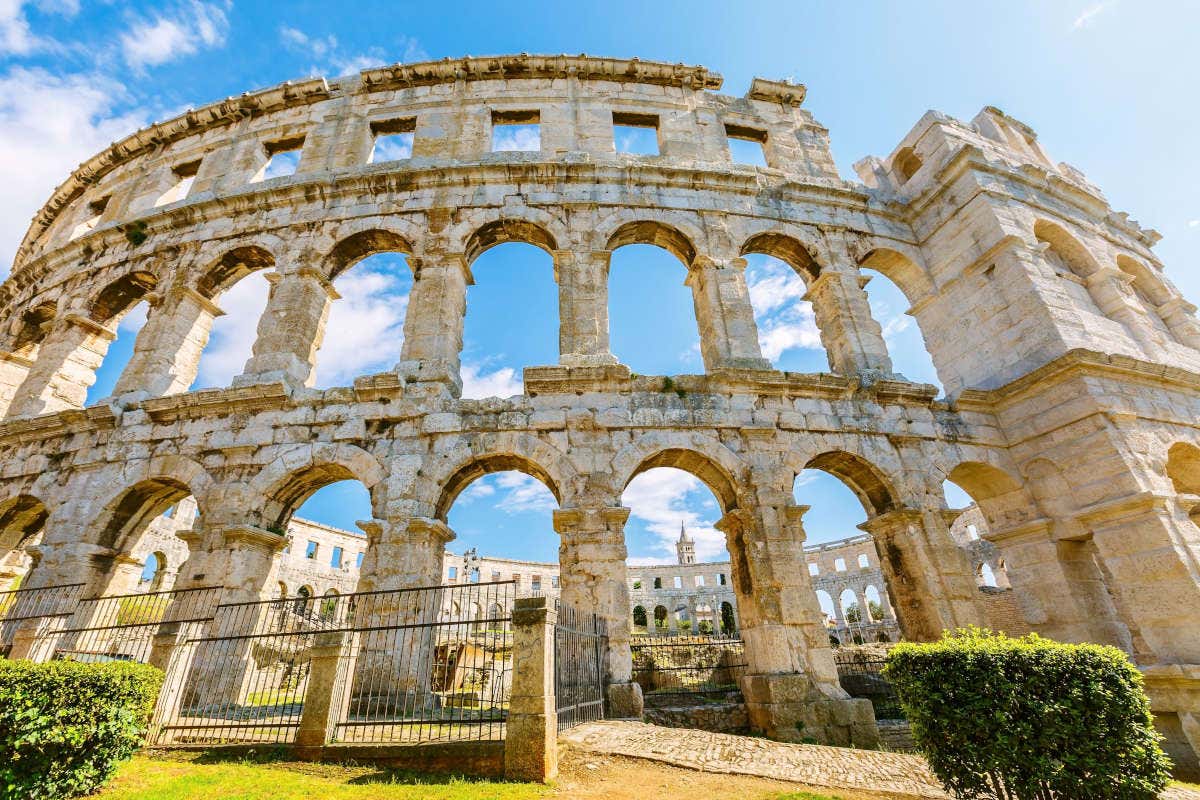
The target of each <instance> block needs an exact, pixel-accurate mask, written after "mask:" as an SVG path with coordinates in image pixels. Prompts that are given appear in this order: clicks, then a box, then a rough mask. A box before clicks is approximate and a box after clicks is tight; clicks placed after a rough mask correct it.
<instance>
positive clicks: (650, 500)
mask: <svg viewBox="0 0 1200 800" xmlns="http://www.w3.org/2000/svg"><path fill="white" fill-rule="evenodd" d="M621 504H622V505H624V506H627V507H628V508H629V509H630V512H631V515H632V516H634V517H636V518H637V519H638V520H640V521H641V522H642V523H643V524H644V525H645V527H646V530H647V531H648V532H649V533H650V534H652V535H653V536H654V537H656V538H657V539H658V542H657V545H656V548H655V549H656V550H658V551H660V552H662V553H663V554H664V555H663V556H662V557H657V556H651V557H650V558H638V559H636V562H637V563H638V564H652V563H668V564H669V563H675V542H676V541H677V540H678V538H679V526H680V524H683V525H686V526H687V529H688V534H689V535H690V536H691V537H692V538H693V539H695V541H696V558H697V560H699V561H716V560H720V559H724V558H728V555H727V552H726V550H725V534H723V533H721V532H720V531H718V530H717V529H716V528H714V527H713V524H714V523H715V522H716V520H717V518H718V516H719V515H720V511H719V509H718V508H717V504H716V501H715V500H714V499H713V497H712V494H711V492H710V491H709V489H708V487H706V486H705V485H704V484H703V483H702V482H701V481H700V479H699V478H697V477H695V476H694V475H692V474H691V473H688V472H684V471H683V470H678V469H671V468H667V467H662V468H658V469H651V470H647V471H646V472H643V473H642V474H641V475H638V476H637V477H636V478H634V479H633V480H632V481H630V483H629V485H628V486H627V487H625V492H624V493H623V494H622V495H621Z"/></svg>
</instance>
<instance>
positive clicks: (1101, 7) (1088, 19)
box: [1071, 0, 1117, 31]
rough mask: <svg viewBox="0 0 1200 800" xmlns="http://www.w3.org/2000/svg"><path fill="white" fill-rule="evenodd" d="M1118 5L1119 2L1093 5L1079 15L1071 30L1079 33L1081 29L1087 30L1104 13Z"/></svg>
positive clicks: (1105, 0)
mask: <svg viewBox="0 0 1200 800" xmlns="http://www.w3.org/2000/svg"><path fill="white" fill-rule="evenodd" d="M1116 4H1117V0H1103V1H1102V2H1099V3H1093V4H1092V5H1090V6H1088V7H1087V8H1085V9H1084V10H1083V11H1081V12H1079V15H1078V16H1077V17H1075V21H1074V22H1072V23H1071V30H1073V31H1077V30H1079V29H1081V28H1086V27H1087V26H1088V25H1091V24H1092V20H1094V19H1095V18H1096V17H1097V16H1098V15H1100V14H1102V13H1104V12H1105V11H1107V10H1109V9H1110V8H1113V7H1114V6H1116Z"/></svg>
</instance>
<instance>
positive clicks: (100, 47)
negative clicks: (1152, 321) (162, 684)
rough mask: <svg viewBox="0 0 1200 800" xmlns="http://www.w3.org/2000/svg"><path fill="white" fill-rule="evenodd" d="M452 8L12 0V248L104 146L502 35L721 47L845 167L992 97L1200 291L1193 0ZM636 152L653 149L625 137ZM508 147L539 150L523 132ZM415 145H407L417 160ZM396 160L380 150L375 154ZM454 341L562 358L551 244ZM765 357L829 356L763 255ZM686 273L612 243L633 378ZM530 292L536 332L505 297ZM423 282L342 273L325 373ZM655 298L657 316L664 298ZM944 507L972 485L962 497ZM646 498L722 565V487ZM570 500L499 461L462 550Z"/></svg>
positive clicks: (537, 538)
mask: <svg viewBox="0 0 1200 800" xmlns="http://www.w3.org/2000/svg"><path fill="white" fill-rule="evenodd" d="M547 8H548V6H547V5H546V4H544V3H520V2H512V1H511V0H510V2H508V3H504V4H495V3H470V2H466V3H464V2H460V3H457V4H455V7H454V12H453V18H452V19H448V18H447V16H446V15H444V14H440V13H437V11H438V10H439V9H436V8H431V7H430V6H429V5H428V4H425V3H403V2H388V3H379V2H359V3H355V4H354V5H353V6H352V7H349V6H345V5H336V6H334V5H327V4H320V3H312V2H306V3H282V2H277V3H269V4H268V3H258V4H254V3H249V2H224V0H214V2H201V1H200V0H185V1H184V2H171V0H168V1H167V2H157V3H153V4H151V3H117V2H87V0H42V1H41V2H20V1H19V0H0V171H2V172H3V174H4V176H5V192H4V193H3V194H2V195H0V264H2V265H3V268H4V269H6V268H7V265H8V263H9V262H10V261H11V257H12V253H13V251H14V250H15V249H16V246H17V244H18V242H19V240H20V238H21V236H22V235H23V233H24V229H25V226H26V224H27V220H28V219H29V218H30V217H31V216H32V214H33V213H34V212H35V211H36V209H37V208H38V207H39V206H40V205H41V203H42V202H43V201H44V199H45V197H46V196H47V195H48V194H49V192H50V191H51V190H52V189H53V187H54V186H55V185H57V183H59V182H60V181H61V180H62V179H63V178H64V177H65V176H66V174H67V173H68V172H69V170H70V169H71V168H73V167H74V166H75V165H76V164H78V163H79V162H80V161H82V160H83V159H85V158H87V157H88V156H89V155H91V154H93V153H94V152H96V151H98V150H100V149H101V148H103V147H104V146H106V145H107V144H108V143H109V142H111V141H113V140H115V139H117V138H120V137H121V136H124V135H125V134H127V133H129V132H131V131H132V130H134V129H135V128H137V127H139V126H141V125H144V124H147V123H149V122H151V121H154V120H158V119H164V118H166V117H168V116H171V115H173V114H175V113H178V112H179V111H181V110H182V109H184V108H186V107H188V106H194V105H200V104H203V103H206V102H210V101H212V100H216V99H219V98H223V97H226V96H228V95H234V94H238V93H240V92H242V91H246V90H248V89H252V88H257V87H261V86H266V85H270V84H274V83H278V82H280V81H283V80H288V79H295V78H300V77H304V76H307V75H314V74H319V75H326V76H335V75H339V74H345V73H348V72H353V71H355V70H358V69H361V68H364V67H368V66H373V65H378V64H382V63H391V62H395V61H413V60H423V59H426V58H442V57H445V56H459V55H465V54H475V55H483V54H490V53H504V52H522V51H524V52H546V53H559V52H570V53H579V52H587V53H590V54H596V55H615V56H638V57H641V58H646V59H662V60H666V61H682V62H687V63H697V64H704V65H706V66H708V67H709V68H710V69H713V70H716V71H718V72H720V73H722V74H723V75H724V76H725V86H724V89H723V90H722V91H724V92H726V93H728V94H733V95H741V94H743V93H744V92H745V90H746V88H747V87H748V86H749V83H750V79H751V78H752V77H753V76H756V75H760V76H763V77H768V78H785V77H786V78H791V79H793V80H795V81H798V82H801V83H805V84H806V85H807V86H808V90H809V91H808V100H807V101H806V107H807V108H808V109H810V110H811V111H812V112H813V113H814V114H815V116H816V118H817V119H818V120H819V121H820V122H821V123H823V124H824V125H826V126H827V127H828V128H829V129H830V133H831V137H832V142H833V151H834V155H835V157H836V159H837V164H838V167H839V169H840V170H841V172H842V175H843V177H845V178H849V179H853V178H854V173H853V171H852V169H851V164H852V163H853V162H854V161H856V160H858V159H859V158H861V157H863V156H865V155H869V154H874V155H886V154H887V153H889V152H890V151H891V150H892V149H893V148H894V146H895V144H896V143H897V142H898V141H899V140H900V138H901V137H903V135H904V134H905V133H906V132H907V131H908V130H909V129H910V128H911V127H912V125H913V124H914V123H915V122H916V121H917V119H919V117H920V116H921V114H922V113H924V112H925V110H927V109H929V108H937V109H939V110H941V111H945V112H947V113H949V114H952V115H954V116H957V117H959V118H960V119H964V120H969V119H970V118H971V117H972V116H973V115H974V114H975V113H976V112H977V111H978V110H979V109H980V108H981V107H982V106H984V105H988V104H991V105H996V106H999V107H1000V108H1002V109H1004V110H1005V111H1006V112H1007V113H1009V114H1011V115H1013V116H1015V117H1017V118H1018V119H1021V120H1023V121H1025V122H1027V123H1029V124H1030V125H1032V126H1033V127H1034V129H1035V130H1037V131H1038V133H1039V136H1040V139H1041V141H1042V143H1043V144H1044V146H1045V147H1046V149H1047V150H1048V152H1049V153H1050V155H1051V157H1052V158H1054V159H1056V160H1061V161H1067V162H1069V163H1071V164H1073V165H1075V166H1076V167H1078V168H1080V169H1082V170H1083V172H1084V173H1085V174H1087V176H1088V177H1089V178H1090V180H1092V182H1094V183H1095V184H1096V185H1098V186H1099V187H1100V188H1101V189H1102V190H1104V192H1105V193H1106V195H1107V196H1108V198H1109V199H1110V201H1111V203H1112V205H1113V207H1114V209H1115V210H1118V211H1127V212H1129V213H1130V214H1131V216H1132V217H1134V218H1135V219H1137V220H1139V221H1140V222H1142V224H1144V225H1146V226H1149V227H1153V228H1156V229H1157V230H1159V231H1160V232H1161V233H1162V234H1163V235H1164V240H1163V241H1162V243H1161V244H1159V246H1158V247H1157V248H1156V249H1157V252H1158V254H1159V256H1160V258H1162V259H1163V261H1164V262H1165V263H1166V265H1167V274H1168V276H1169V277H1170V278H1171V279H1172V280H1173V281H1174V282H1175V283H1176V284H1177V285H1178V286H1179V287H1180V288H1181V289H1182V290H1183V292H1184V294H1185V295H1186V296H1188V297H1189V298H1190V299H1192V300H1193V301H1195V300H1198V299H1200V271H1197V269H1196V262H1197V259H1198V256H1200V197H1198V189H1197V187H1200V159H1198V158H1197V157H1196V153H1195V142H1196V137H1195V131H1196V130H1197V129H1198V128H1200V104H1197V103H1196V102H1195V100H1194V98H1195V95H1196V85H1195V84H1196V76H1197V75H1200V55H1198V52H1200V48H1196V46H1195V42H1194V41H1193V40H1194V37H1195V33H1196V31H1197V30H1200V4H1194V3H1182V2H1180V3H1169V2H1139V3H1134V2H1130V0H1059V2H1054V3H1044V2H1024V3H1022V2H1011V3H987V4H982V3H977V4H962V3H952V2H925V3H917V2H910V3H894V4H883V3H869V2H861V3H853V4H849V3H798V2H794V0H792V1H791V2H757V3H728V2H721V3H717V2H695V0H693V1H692V2H687V3H682V2H658V3H633V2H629V3H627V2H619V1H615V0H614V2H609V3H605V4H595V5H590V6H580V7H578V8H572V9H571V10H570V11H566V10H565V9H567V8H568V6H566V5H559V6H558V7H553V8H554V10H553V11H552V12H549V13H548V12H547V10H546V9H547ZM628 140H629V142H630V145H631V147H637V146H638V137H637V132H636V131H634V132H630V134H629V139H628ZM511 145H512V146H514V147H521V146H527V145H528V141H526V140H524V139H522V137H521V135H520V132H519V131H517V132H514V134H513V140H512V142H511ZM404 147H405V143H404V142H397V143H395V148H396V149H394V150H392V151H390V155H391V156H393V157H395V156H400V157H402V156H403V155H404V152H403V150H404ZM386 156H387V154H385V153H381V154H380V157H386ZM475 272H476V278H477V281H478V283H477V285H476V286H475V287H473V288H472V289H471V295H470V297H469V308H468V317H467V323H466V325H467V328H466V344H465V348H464V353H463V363H464V367H463V370H464V382H465V384H466V386H467V390H468V394H472V395H474V396H486V395H493V394H494V395H500V396H504V395H505V394H511V393H515V392H518V391H520V384H519V382H520V374H521V367H522V366H524V365H528V364H545V363H553V361H554V360H555V358H556V352H555V351H556V342H557V329H556V325H557V317H556V314H557V310H556V301H555V294H554V283H553V277H552V274H551V270H550V261H549V257H548V256H546V255H545V254H544V253H542V252H541V251H538V250H536V249H534V248H532V247H529V246H523V245H506V246H502V247H499V248H496V249H495V250H492V251H489V252H488V253H486V254H484V256H482V257H481V258H480V259H479V261H478V262H476V265H475ZM747 276H748V279H749V281H750V285H751V294H752V299H753V301H754V305H755V310H756V316H757V317H758V320H759V323H760V328H761V334H762V336H761V339H762V343H763V346H764V351H765V352H766V354H767V355H768V357H770V358H771V359H772V361H773V362H774V363H775V364H776V366H778V367H780V368H783V369H790V370H796V371H804V372H808V371H818V370H823V369H825V368H826V366H825V365H826V362H825V356H824V353H823V351H821V350H820V347H819V340H818V339H817V338H816V329H815V327H814V326H813V324H812V315H811V309H808V308H807V307H806V305H805V304H803V303H802V302H801V301H800V296H801V295H802V294H803V286H802V284H800V282H799V281H798V279H796V278H795V276H794V275H793V274H792V273H790V271H788V270H786V269H784V268H783V267H782V266H781V265H780V264H779V263H778V262H772V261H771V260H770V259H766V258H761V257H753V258H752V259H751V263H750V267H749V269H748V273H747ZM683 278H684V271H683V267H682V266H681V265H680V264H679V263H678V262H677V261H676V260H675V259H673V258H672V257H671V256H670V255H668V254H666V253H665V252H663V251H657V250H655V249H654V248H648V247H639V246H633V247H629V248H623V249H622V250H619V251H618V252H617V253H616V254H615V255H614V257H613V270H612V282H611V289H610V293H611V295H612V305H611V316H612V344H613V351H614V352H615V353H616V354H617V355H618V356H620V357H621V358H622V359H623V360H624V361H625V362H626V363H629V364H630V366H631V367H632V368H633V369H634V370H635V371H638V372H642V373H656V374H664V373H666V374H669V373H682V372H696V371H699V370H700V369H701V365H700V360H699V351H698V337H697V334H696V327H695V320H694V317H693V314H692V308H691V299H690V294H689V292H688V290H687V289H686V287H684V286H683ZM516 286H519V287H520V292H521V293H522V298H523V303H525V307H526V308H527V309H528V311H527V313H526V315H525V316H524V318H523V319H522V324H521V326H520V328H519V329H514V328H513V326H511V324H510V322H511V319H510V318H509V316H508V315H507V314H506V313H505V310H504V309H505V306H506V304H507V302H508V300H509V299H510V298H511V296H512V292H514V291H516V290H515V289H514V287H516ZM265 287H266V284H265V281H264V280H263V279H262V278H261V276H252V278H250V279H247V280H246V281H244V282H243V283H241V284H239V285H238V286H236V287H234V289H232V290H231V291H230V292H229V293H227V294H226V295H225V296H223V297H222V298H221V305H222V307H224V308H225V309H226V311H227V312H228V314H227V316H226V317H223V318H221V320H219V321H218V325H217V327H216V328H215V330H214V333H213V339H212V341H211V343H210V346H209V348H208V350H207V351H206V353H205V359H204V363H203V364H202V368H201V375H200V378H199V379H198V381H197V385H198V386H205V385H207V386H222V385H227V384H228V382H229V378H230V377H231V376H232V375H234V374H236V373H237V372H239V371H240V370H241V366H242V364H243V363H244V362H245V359H246V356H247V354H248V349H249V345H250V342H251V341H252V338H253V333H254V327H255V325H256V322H257V316H258V314H259V313H260V312H261V309H262V305H263V303H264V302H265V296H266V295H265ZM410 287H411V274H410V273H409V272H408V269H407V266H406V265H405V263H404V259H403V258H402V257H399V256H380V257H377V258H375V259H371V260H369V261H367V262H363V263H362V264H360V265H358V266H357V267H356V268H355V269H353V270H350V271H349V272H347V273H346V274H345V275H343V276H342V277H341V278H339V281H338V289H339V291H340V292H341V294H342V295H343V298H344V299H343V300H342V301H339V303H338V304H337V305H336V306H335V308H334V311H333V316H332V318H331V322H330V330H331V334H330V336H329V337H328V339H327V341H326V343H325V345H324V347H323V348H322V350H321V353H320V363H319V365H318V383H319V385H322V386H331V385H346V384H348V383H349V382H350V381H351V380H352V379H353V377H354V376H355V375H358V374H364V373H368V372H376V371H380V370H383V369H387V368H389V367H390V366H391V365H392V364H394V363H395V361H396V360H397V358H398V355H399V351H400V343H401V340H402V324H403V316H404V311H405V308H406V303H407V295H408V290H409V288H410ZM868 293H869V295H870V298H871V302H872V308H873V310H874V313H875V314H876V317H877V318H878V319H879V321H880V323H881V324H882V325H883V326H884V329H885V335H886V338H887V340H888V343H889V346H890V348H891V350H892V355H893V359H894V361H895V362H896V365H897V368H898V369H899V371H900V372H902V373H903V374H905V375H907V376H908V377H910V378H912V379H914V380H924V381H931V382H932V381H935V380H936V376H935V375H934V374H933V371H932V367H931V366H930V364H929V360H928V357H927V355H925V354H924V351H923V347H922V346H921V339H920V332H919V331H918V330H917V329H916V326H915V324H913V322H912V320H911V318H910V317H907V316H906V315H904V313H903V312H904V310H905V308H906V303H905V302H904V299H903V297H902V296H901V295H900V294H899V293H898V292H897V291H896V290H895V289H894V287H891V286H889V285H887V283H886V279H883V278H882V277H877V278H875V279H873V280H872V282H871V284H869V285H868ZM650 311H653V313H652V314H651V313H648V312H650ZM141 318H142V317H140V316H139V313H138V311H137V310H135V311H134V312H132V313H131V314H130V315H129V316H128V317H127V318H126V319H125V320H123V321H122V323H121V336H120V338H119V339H118V341H117V342H116V343H114V345H113V347H112V349H111V351H110V356H109V359H108V360H107V362H106V364H105V367H104V368H103V369H102V370H101V374H100V376H99V381H98V383H97V386H96V387H94V391H93V393H92V395H91V398H90V399H91V400H92V401H94V400H97V399H99V398H102V397H104V396H105V395H106V394H108V390H109V389H110V388H111V386H112V383H113V381H115V378H116V375H117V374H118V373H119V369H120V366H121V364H122V363H123V361H124V359H126V358H127V357H128V353H129V351H130V348H131V347H132V341H133V337H134V335H135V334H136V329H137V327H138V325H139V324H140V320H141ZM362 495H363V492H362V489H361V487H357V486H354V485H350V484H346V485H337V486H334V487H330V488H329V489H327V490H324V491H322V492H321V493H319V495H318V496H315V497H314V498H312V499H311V500H310V501H309V503H308V504H306V506H305V507H304V509H303V510H302V511H301V513H302V514H304V515H306V516H310V517H314V518H316V519H319V520H322V521H325V522H329V523H332V524H338V525H342V526H350V525H351V524H352V521H353V520H354V519H362V518H363V517H364V516H366V515H367V508H366V504H365V501H364V500H363V496H362ZM797 498H798V499H799V500H800V501H801V502H804V503H808V504H810V505H812V506H813V509H812V511H810V512H809V515H808V517H807V519H806V522H807V528H808V531H809V535H810V540H813V541H824V540H828V539H833V538H839V537H841V536H846V535H850V534H853V533H855V532H856V530H855V528H854V525H855V524H857V523H858V522H861V521H862V518H863V515H862V511H861V508H860V507H859V505H858V503H857V501H855V500H854V499H853V497H852V495H850V493H849V491H848V490H846V489H845V488H844V487H842V486H841V485H840V484H838V483H837V481H836V480H834V479H831V478H829V477H828V476H823V475H817V476H815V477H812V476H808V475H804V476H801V479H800V481H798V489H797ZM951 499H952V505H953V504H957V503H960V502H962V497H961V496H955V497H952V498H951ZM625 502H626V503H627V504H628V505H630V506H631V507H632V508H633V510H634V514H633V517H632V518H631V523H630V526H629V537H628V538H629V545H630V552H631V555H632V556H634V557H635V558H638V559H641V560H661V559H669V558H670V557H671V556H672V553H673V550H672V548H671V547H670V539H671V538H673V536H674V534H675V533H676V532H677V531H678V527H679V523H680V521H684V522H687V523H688V524H689V526H690V527H692V528H693V529H694V531H695V532H696V533H697V536H698V539H699V550H700V554H701V556H702V557H719V556H720V555H721V543H720V537H719V535H718V534H717V533H716V532H715V531H714V530H713V529H712V527H711V525H712V522H713V521H714V520H715V518H716V516H717V513H718V512H717V510H716V506H715V502H714V501H713V499H712V497H711V495H710V494H709V493H708V491H707V490H706V489H704V488H703V487H702V486H701V485H700V484H699V483H698V482H697V481H696V480H695V479H693V478H690V476H686V475H683V474H682V473H673V472H670V471H663V472H659V471H654V472H651V473H647V474H646V475H645V476H643V477H641V478H639V479H638V481H635V483H634V484H631V486H630V488H629V490H628V491H627V493H626V496H625ZM552 506H553V500H552V498H550V496H549V494H548V493H547V492H546V491H545V490H544V488H543V487H540V485H539V484H536V482H535V481H533V479H530V478H524V477H520V476H513V475H507V474H506V475H497V476H491V477H488V478H485V479H483V480H482V481H480V482H478V483H477V484H474V485H473V486H472V487H470V488H469V489H468V490H467V492H466V493H464V495H463V497H462V498H461V499H460V501H459V502H458V503H457V504H456V506H455V508H454V509H453V511H452V512H451V523H452V524H453V525H454V527H455V528H456V530H458V531H459V535H460V538H459V541H458V542H456V543H455V545H454V547H455V549H462V548H465V547H470V546H478V547H480V549H481V550H482V551H485V552H488V553H492V554H496V555H509V556H513V557H522V558H545V559H553V558H554V557H555V552H556V547H557V540H556V538H555V535H554V534H553V532H552V531H551V530H550V525H549V510H550V508H551V507H552Z"/></svg>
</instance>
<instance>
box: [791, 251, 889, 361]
mask: <svg viewBox="0 0 1200 800" xmlns="http://www.w3.org/2000/svg"><path fill="white" fill-rule="evenodd" d="M869 281H870V278H867V277H866V276H864V275H862V274H861V273H859V272H858V270H853V271H842V270H839V269H830V268H826V269H824V270H822V272H821V274H820V275H819V276H818V277H817V279H816V280H814V281H813V282H812V283H810V284H809V285H808V293H807V294H806V295H805V296H804V299H805V300H808V301H809V302H810V303H812V307H813V316H814V317H815V318H816V323H817V328H818V329H819V330H820V332H821V343H822V344H824V345H825V352H826V353H827V354H828V355H829V368H830V369H832V370H833V371H834V372H835V373H837V374H839V375H845V376H848V377H853V376H855V375H860V374H863V373H866V374H878V375H882V376H885V377H887V376H891V375H892V359H891V357H890V356H888V351H887V345H886V344H885V343H884V341H883V329H882V328H880V327H879V323H878V322H877V321H876V320H875V318H874V317H873V316H871V306H870V305H869V304H868V302H867V293H866V291H864V287H865V286H866V285H867V283H868V282H869Z"/></svg>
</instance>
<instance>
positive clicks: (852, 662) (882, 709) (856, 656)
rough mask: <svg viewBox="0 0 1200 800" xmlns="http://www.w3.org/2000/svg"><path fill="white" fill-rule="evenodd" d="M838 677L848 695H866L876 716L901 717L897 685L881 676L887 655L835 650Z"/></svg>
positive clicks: (882, 717)
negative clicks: (883, 656)
mask: <svg viewBox="0 0 1200 800" xmlns="http://www.w3.org/2000/svg"><path fill="white" fill-rule="evenodd" d="M835 658H836V660H837V670H838V680H839V681H840V683H841V684H842V688H843V689H845V690H846V693H847V694H849V695H850V696H851V697H859V698H866V699H867V700H870V701H871V705H873V706H874V707H875V718H876V719H904V710H903V709H902V708H901V707H900V699H899V698H898V697H897V696H896V689H895V687H893V686H892V684H891V682H889V681H888V679H887V678H885V677H884V676H883V667H884V665H886V664H887V659H886V658H880V657H878V656H870V655H867V654H865V653H855V652H853V651H846V650H838V651H835Z"/></svg>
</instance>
